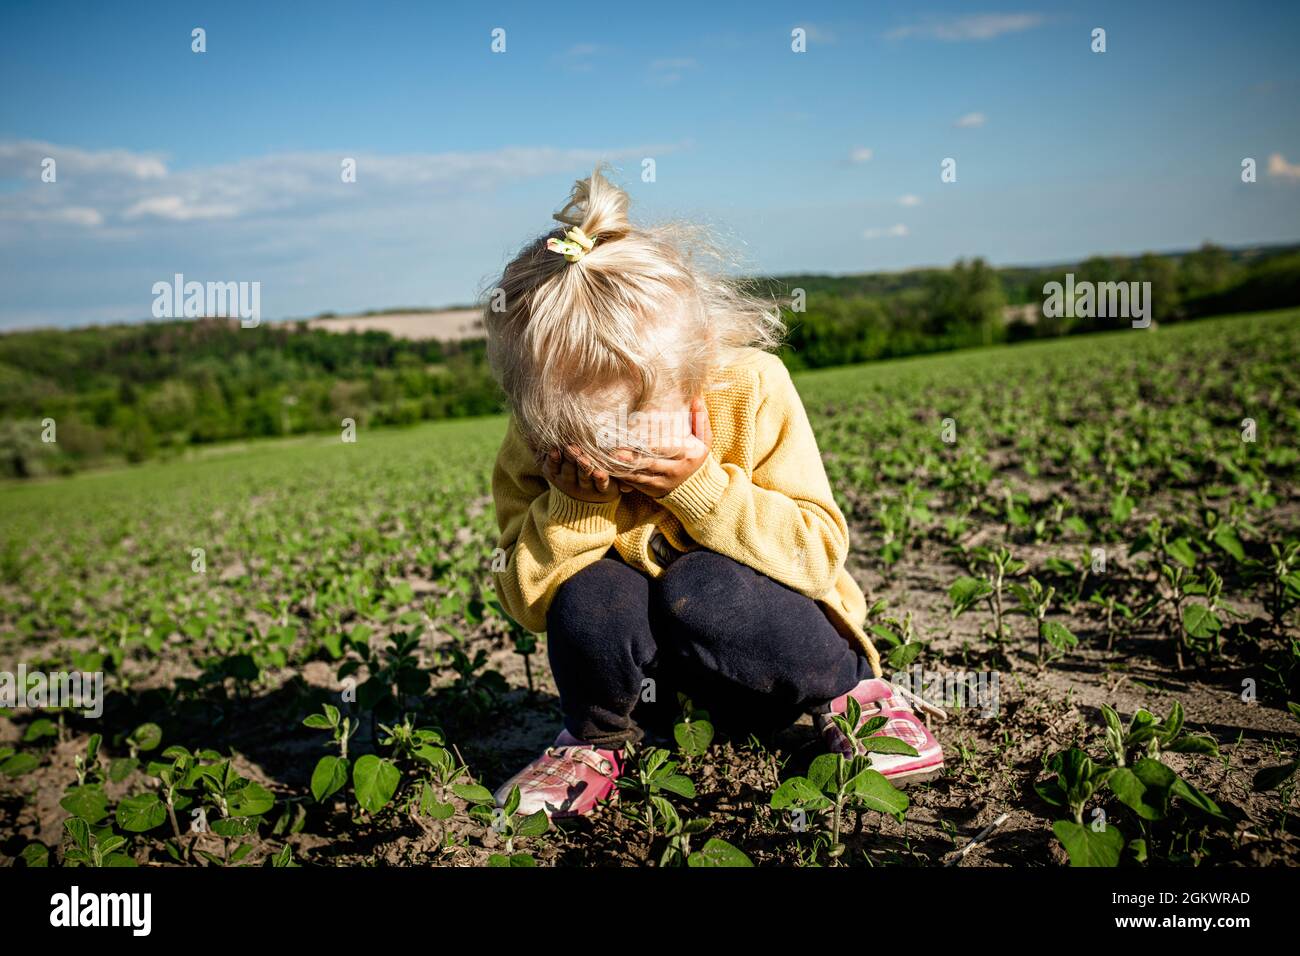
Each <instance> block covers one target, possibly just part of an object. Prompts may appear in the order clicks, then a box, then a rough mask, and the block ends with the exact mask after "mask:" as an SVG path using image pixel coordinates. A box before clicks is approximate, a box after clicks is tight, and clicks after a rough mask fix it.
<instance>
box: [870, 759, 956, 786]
mask: <svg viewBox="0 0 1300 956" xmlns="http://www.w3.org/2000/svg"><path fill="white" fill-rule="evenodd" d="M942 773H943V761H942V760H940V761H939V762H938V763H936V764H931V765H930V766H928V767H918V768H916V769H915V770H904V771H903V772H902V773H896V774H894V775H893V776H890V775H889V774H884V777H885V779H886V780H888V781H889V782H890V783H892V784H893V785H894V786H896V787H900V788H901V787H909V786H911V785H912V784H914V783H925V782H926V781H928V780H933V779H935V778H936V777H938V776H940V775H941V774H942Z"/></svg>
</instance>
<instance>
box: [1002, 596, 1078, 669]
mask: <svg viewBox="0 0 1300 956" xmlns="http://www.w3.org/2000/svg"><path fill="white" fill-rule="evenodd" d="M1011 593H1012V594H1014V595H1015V597H1016V601H1017V602H1019V605H1020V606H1019V607H1018V608H1017V609H1016V610H1017V611H1018V612H1019V613H1021V614H1024V615H1026V616H1027V617H1031V618H1033V619H1034V629H1035V632H1036V634H1037V636H1038V645H1037V656H1038V666H1039V667H1042V666H1043V642H1044V641H1046V642H1047V643H1048V644H1049V645H1051V646H1052V647H1054V648H1056V650H1057V651H1058V652H1060V653H1062V654H1063V653H1065V651H1066V650H1067V649H1069V648H1071V647H1075V646H1077V645H1078V643H1079V639H1078V638H1077V637H1075V636H1074V633H1073V632H1072V631H1071V630H1070V629H1069V628H1068V627H1066V626H1065V625H1064V624H1062V623H1061V622H1059V621H1049V620H1047V611H1048V609H1049V608H1050V607H1051V606H1052V597H1053V596H1054V595H1055V594H1056V588H1054V587H1047V588H1044V587H1043V585H1042V584H1040V583H1039V581H1038V579H1037V578H1035V577H1032V576H1031V577H1030V578H1029V581H1028V584H1018V583H1014V582H1013V583H1012V584H1011Z"/></svg>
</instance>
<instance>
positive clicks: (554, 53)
mask: <svg viewBox="0 0 1300 956" xmlns="http://www.w3.org/2000/svg"><path fill="white" fill-rule="evenodd" d="M444 7H448V8H447V9H444ZM449 7H450V5H446V4H435V3H428V2H419V3H395V2H394V3H384V2H373V3H356V2H348V3H328V2H316V3H310V4H308V3H302V4H269V3H243V2H231V0H222V2H211V3H200V2H186V3H180V2H175V0H171V2H160V3H148V2H140V3H135V2H133V3H121V4H118V3H113V4H107V3H98V2H95V3H61V2H57V0H44V2H40V3H28V2H19V0H7V2H6V3H5V4H4V5H3V6H0V89H3V90H4V91H5V92H4V96H3V100H0V260H2V261H0V288H2V289H3V292H0V328H14V327H22V326H31V325H37V324H53V325H74V324H85V323H88V322H100V321H110V320H128V319H143V318H146V317H148V315H149V311H150V306H151V304H152V301H153V295H152V292H151V288H152V285H153V283H154V282H157V281H160V280H169V279H170V278H171V276H172V275H173V274H175V273H178V272H180V273H184V274H185V276H186V278H187V279H197V280H199V281H259V282H261V284H262V312H263V315H264V316H266V317H268V318H280V317H289V316H303V315H312V314H315V313H317V312H320V311H323V310H334V311H340V312H343V311H349V310H358V309H366V308H385V307H394V306H405V305H441V304H450V303H461V302H467V301H470V300H471V299H472V298H473V296H474V294H475V292H476V291H477V290H478V289H480V288H482V287H483V286H484V285H485V283H487V282H488V281H489V280H490V279H491V278H492V277H493V275H495V274H496V273H497V272H498V271H499V270H500V268H501V266H502V265H503V264H504V262H505V261H506V260H507V259H508V257H509V255H510V253H511V252H512V250H514V249H515V248H517V247H518V246H519V245H521V244H522V243H523V241H524V240H525V239H526V238H528V237H529V236H531V235H534V234H536V233H539V232H541V231H543V230H545V229H547V228H548V227H549V226H550V224H551V221H550V214H551V212H552V211H554V210H555V209H557V208H558V207H559V205H560V204H561V203H562V201H563V199H564V197H565V195H566V193H567V190H568V188H569V186H570V185H571V183H572V181H573V179H575V178H577V177H579V176H581V175H583V174H584V173H585V172H586V171H589V170H590V167H591V166H592V164H593V163H594V162H595V161H597V160H599V159H607V160H609V161H610V162H612V163H613V165H614V166H615V168H616V170H617V171H618V174H619V178H620V179H621V181H622V182H623V183H624V184H625V185H626V186H627V187H628V188H629V191H630V192H631V193H632V195H633V199H634V202H635V206H634V213H635V214H636V215H639V216H641V217H643V218H645V219H650V220H659V219H664V218H670V217H673V218H688V219H693V220H701V221H704V222H706V223H708V224H710V225H712V226H713V227H715V228H716V229H717V230H718V231H719V232H720V233H721V234H722V235H724V236H725V237H728V239H729V240H730V241H731V242H733V243H734V245H735V248H736V250H737V252H738V253H739V254H740V255H741V256H742V257H743V262H744V264H745V266H746V268H747V269H748V270H749V271H762V272H769V273H781V272H797V271H815V272H861V271H871V270H884V269H900V268H906V267H910V266H917V265H933V264H949V263H951V262H952V261H954V260H955V259H957V258H958V257H963V256H966V257H969V256H975V255H980V256H984V257H986V258H988V259H990V260H992V261H993V262H995V263H999V264H1011V263H1032V262H1046V261H1060V260H1068V259H1078V258H1082V257H1084V256H1087V255H1088V254H1090V253H1094V252H1141V251H1144V250H1167V249H1177V248H1186V247H1189V246H1194V245H1197V244H1199V243H1200V242H1202V241H1203V240H1206V239H1211V240H1214V241H1217V242H1220V243H1224V244H1229V245H1240V244H1253V243H1271V242H1286V241H1293V240H1300V122H1297V120H1298V119H1300V66H1297V62H1296V58H1295V55H1294V44H1295V41H1296V38H1297V36H1300V31H1298V30H1297V27H1298V26H1300V6H1297V5H1296V4H1294V3H1289V2H1274V3H1250V2H1245V3H1236V2H1234V3H1231V4H1229V3H1197V2H1180V3H1173V2H1152V3H1139V4H1135V3H1132V2H1126V3H1068V4H1067V3H1049V2H1039V3H1030V4H1027V5H1018V4H1010V5H1003V4H1001V3H992V4H990V5H983V4H979V3H935V4H928V3H887V2H881V3H877V2H873V3H870V4H867V3H830V2H819V3H810V4H801V5H800V4H771V3H762V2H745V3H692V4H672V3H663V2H656V3H653V4H592V5H574V4H559V3H553V4H546V3H541V2H528V3H520V4H517V5H493V4H477V3H476V4H466V5H463V6H462V7H460V8H449ZM194 27H202V28H204V29H205V30H206V33H207V52H205V53H202V54H199V53H194V52H192V51H191V30H192V29H193V28H194ZM498 27H499V28H502V29H504V30H505V31H506V33H505V38H506V51H505V52H504V53H493V52H492V51H491V48H490V44H491V31H492V30H493V29H494V28H498ZM796 27H800V28H803V29H804V30H806V32H807V37H808V40H807V52H805V53H794V52H792V50H791V31H792V30H793V29H794V28H796ZM1095 27H1102V28H1104V29H1105V30H1106V46H1107V50H1106V52H1105V53H1101V54H1098V53H1093V52H1092V51H1091V50H1090V34H1091V31H1092V30H1093V28H1095ZM46 157H50V158H53V159H54V160H55V161H56V164H57V167H56V168H57V181H56V182H53V183H47V182H42V181H41V178H40V174H41V162H42V160H43V159H44V158H46ZM345 157H352V158H355V159H356V160H357V164H358V165H357V182H355V183H343V182H341V180H340V175H339V172H340V163H341V161H342V160H343V158H345ZM647 157H650V158H653V159H654V160H655V163H656V181H655V182H653V183H646V182H642V181H641V175H640V174H641V166H642V160H643V159H645V158H647ZM946 157H952V158H954V159H956V161H957V181H956V182H954V183H946V184H945V183H941V182H940V177H939V171H940V170H939V164H940V162H941V161H942V160H943V159H944V158H946ZM1244 157H1252V158H1254V159H1255V160H1256V161H1257V163H1258V181H1257V182H1256V183H1253V184H1243V183H1242V182H1241V180H1240V164H1241V161H1242V159H1243V158H1244Z"/></svg>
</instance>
